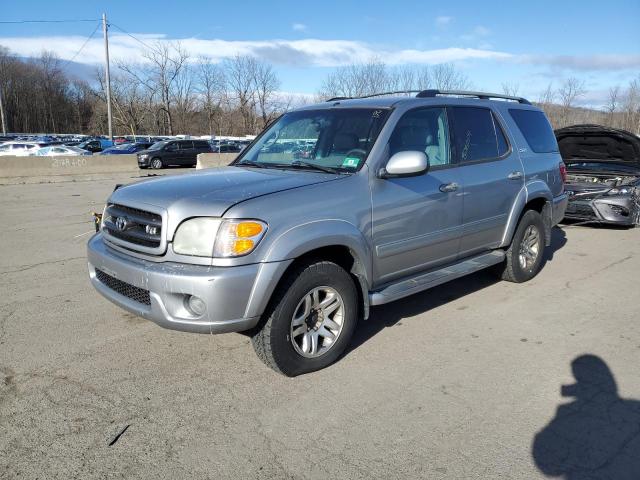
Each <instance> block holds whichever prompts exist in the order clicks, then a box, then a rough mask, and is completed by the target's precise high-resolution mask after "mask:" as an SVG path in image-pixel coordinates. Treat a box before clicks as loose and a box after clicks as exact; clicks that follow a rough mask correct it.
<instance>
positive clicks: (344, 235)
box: [264, 219, 372, 281]
mask: <svg viewBox="0 0 640 480" xmlns="http://www.w3.org/2000/svg"><path fill="white" fill-rule="evenodd" d="M329 246H345V247H347V248H349V250H351V253H352V255H353V257H354V258H355V260H356V262H357V263H358V264H359V266H360V267H361V268H362V270H363V271H362V273H363V274H364V275H365V276H366V279H367V281H369V280H370V279H371V258H372V257H371V248H370V247H369V242H367V240H366V239H365V237H364V235H363V234H362V232H361V231H360V230H359V229H358V228H357V227H356V226H355V225H354V224H352V223H350V222H347V221H346V220H340V219H328V220H314V221H311V222H307V223H303V224H300V225H296V226H295V227H292V228H290V229H288V230H286V231H284V232H283V233H282V234H280V236H278V238H276V239H275V240H273V242H272V243H271V245H270V246H269V249H268V251H267V252H266V254H265V259H264V261H265V262H279V261H283V260H290V259H295V258H298V257H300V256H302V255H304V254H305V253H308V252H310V251H311V250H315V249H318V248H322V247H329Z"/></svg>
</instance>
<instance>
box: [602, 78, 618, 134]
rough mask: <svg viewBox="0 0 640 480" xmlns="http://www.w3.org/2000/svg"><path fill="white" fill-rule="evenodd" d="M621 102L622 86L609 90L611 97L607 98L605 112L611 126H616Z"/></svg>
mask: <svg viewBox="0 0 640 480" xmlns="http://www.w3.org/2000/svg"><path fill="white" fill-rule="evenodd" d="M619 102H620V85H616V86H615V87H611V88H609V96H608V98H607V104H606V106H605V110H606V112H607V114H608V115H607V117H608V122H609V125H610V126H613V125H614V121H615V118H614V116H615V113H616V112H617V111H618V108H619Z"/></svg>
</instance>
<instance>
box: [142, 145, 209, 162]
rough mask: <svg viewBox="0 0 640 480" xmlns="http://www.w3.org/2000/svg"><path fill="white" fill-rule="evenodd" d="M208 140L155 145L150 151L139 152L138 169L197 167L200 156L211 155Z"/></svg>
mask: <svg viewBox="0 0 640 480" xmlns="http://www.w3.org/2000/svg"><path fill="white" fill-rule="evenodd" d="M210 152H211V145H209V142H207V141H206V140H169V141H164V142H158V143H154V144H153V145H152V146H151V147H149V149H147V150H142V151H140V152H138V167H140V168H149V167H151V168H156V169H157V168H163V167H169V166H174V165H178V166H183V167H195V166H196V162H197V160H198V158H197V157H198V154H200V153H210Z"/></svg>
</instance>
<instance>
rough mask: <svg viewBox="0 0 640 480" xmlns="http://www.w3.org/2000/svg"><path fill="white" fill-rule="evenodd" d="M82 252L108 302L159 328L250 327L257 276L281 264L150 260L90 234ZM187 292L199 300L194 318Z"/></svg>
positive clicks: (227, 329)
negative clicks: (203, 307) (200, 310)
mask: <svg viewBox="0 0 640 480" xmlns="http://www.w3.org/2000/svg"><path fill="white" fill-rule="evenodd" d="M87 255H88V262H89V277H90V279H91V283H92V284H93V286H94V287H95V289H96V290H98V292H99V293H101V294H102V295H103V296H104V297H106V298H107V299H108V300H110V301H111V302H113V303H115V304H116V305H118V306H120V307H122V308H124V309H125V310H127V311H129V312H131V313H133V314H135V315H139V316H141V317H143V318H146V319H148V320H151V321H153V322H155V323H157V324H158V325H160V326H161V327H165V328H169V329H173V330H181V331H186V332H196V333H226V332H240V331H243V330H248V329H250V328H253V327H254V326H255V325H256V324H257V323H258V320H259V318H260V314H261V313H262V311H261V310H260V308H261V307H262V306H263V305H264V302H256V301H255V299H254V298H253V297H254V296H255V295H256V292H263V293H264V285H257V284H258V283H260V282H261V281H260V278H262V279H264V278H272V274H274V273H275V270H276V269H277V268H278V267H280V265H278V264H277V263H276V264H252V265H243V266H236V267H208V266H201V265H187V264H182V263H172V262H162V263H156V262H150V261H148V260H142V259H139V258H135V257H132V256H128V255H124V254H121V253H119V252H116V251H115V250H113V249H111V248H109V247H108V246H107V245H106V244H105V242H104V240H103V238H102V235H101V234H96V235H94V236H93V238H91V240H90V241H89V244H88V246H87ZM97 270H99V271H100V272H102V273H99V274H97V273H96V271H97ZM99 277H100V278H99ZM189 295H195V296H197V297H199V298H201V299H202V300H203V301H204V303H205V304H206V312H205V313H204V314H203V315H201V316H196V315H194V314H192V313H191V312H190V311H189V309H188V308H187V307H186V306H185V298H187V297H188V296H189ZM258 300H261V299H258ZM257 303H260V307H258V308H256V307H255V305H256V304H257Z"/></svg>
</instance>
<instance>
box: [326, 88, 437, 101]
mask: <svg viewBox="0 0 640 480" xmlns="http://www.w3.org/2000/svg"><path fill="white" fill-rule="evenodd" d="M423 91H424V90H395V91H393V92H380V93H372V94H369V95H362V96H361V97H333V98H330V99H329V100H327V102H337V101H339V100H354V99H359V98H373V97H382V96H384V95H398V94H399V93H420V92H423Z"/></svg>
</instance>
